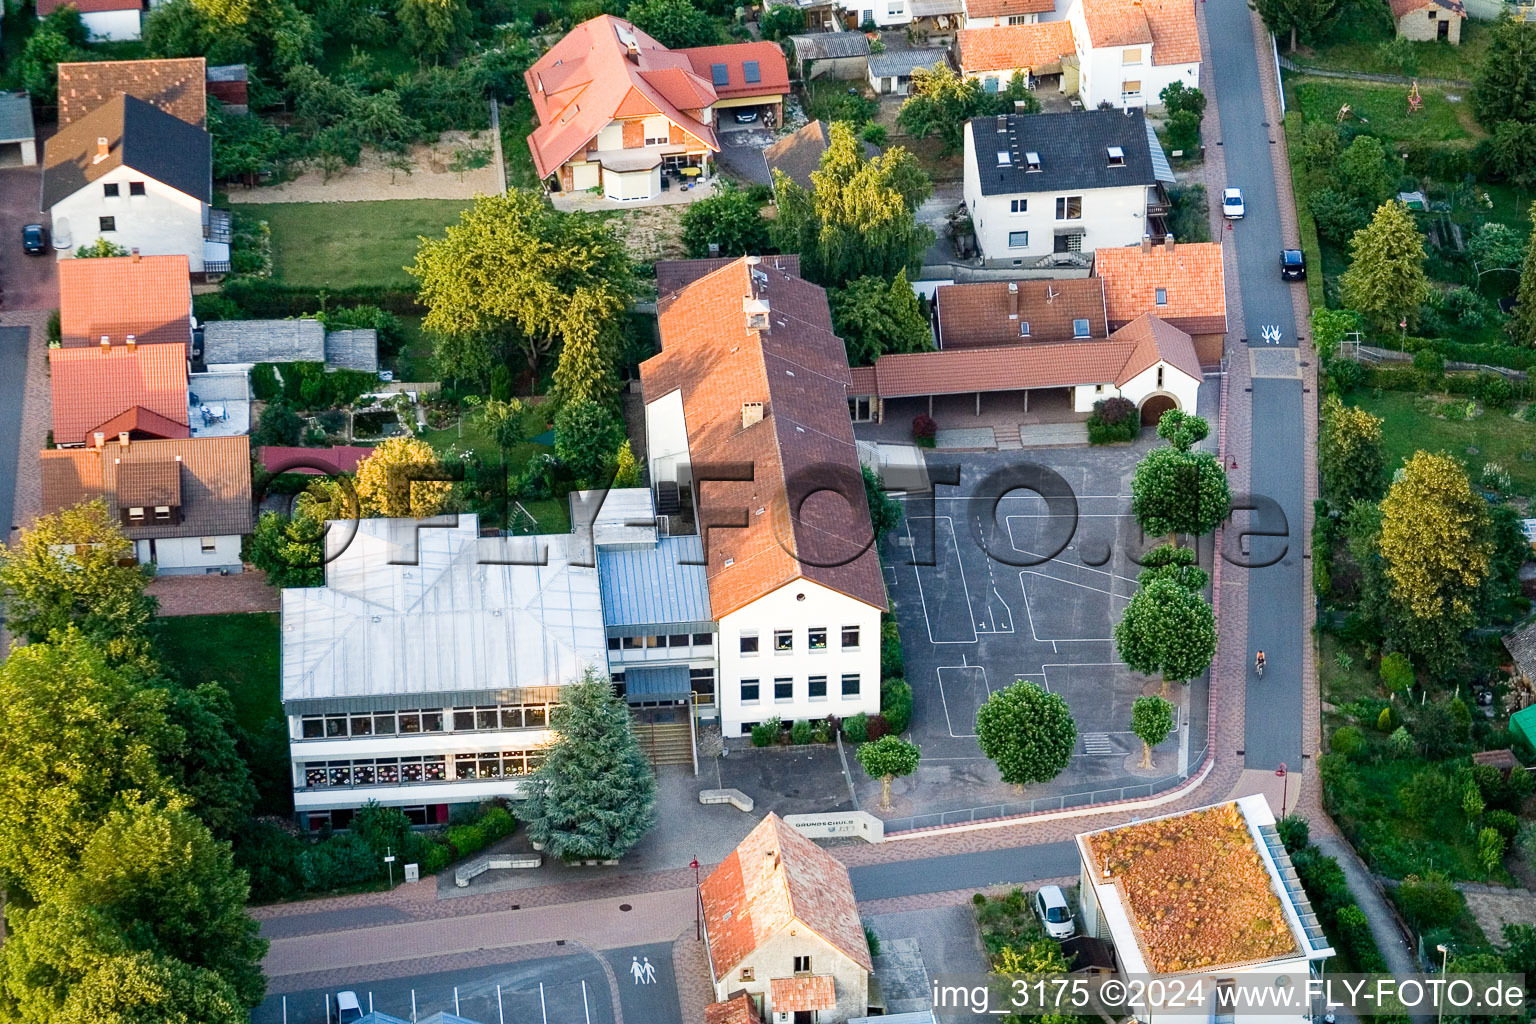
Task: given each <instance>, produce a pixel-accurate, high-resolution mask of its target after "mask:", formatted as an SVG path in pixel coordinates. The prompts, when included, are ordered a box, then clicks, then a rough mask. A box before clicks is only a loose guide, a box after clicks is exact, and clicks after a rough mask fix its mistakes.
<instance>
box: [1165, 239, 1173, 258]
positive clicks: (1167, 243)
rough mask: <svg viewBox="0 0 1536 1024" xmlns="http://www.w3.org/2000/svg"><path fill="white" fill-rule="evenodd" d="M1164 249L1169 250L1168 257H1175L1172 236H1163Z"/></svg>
mask: <svg viewBox="0 0 1536 1024" xmlns="http://www.w3.org/2000/svg"><path fill="white" fill-rule="evenodd" d="M1163 248H1164V249H1167V250H1168V255H1169V256H1172V255H1173V236H1172V235H1164V236H1163Z"/></svg>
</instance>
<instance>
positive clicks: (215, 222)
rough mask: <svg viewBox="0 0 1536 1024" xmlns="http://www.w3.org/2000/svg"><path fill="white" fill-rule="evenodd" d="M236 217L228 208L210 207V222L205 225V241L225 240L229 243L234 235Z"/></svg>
mask: <svg viewBox="0 0 1536 1024" xmlns="http://www.w3.org/2000/svg"><path fill="white" fill-rule="evenodd" d="M234 233H235V232H234V217H233V215H232V214H231V213H230V212H229V211H228V210H215V209H213V208H211V207H210V208H209V210H208V223H206V224H204V225H203V240H204V241H205V242H223V243H224V244H225V245H228V244H229V243H230V241H231V240H232V239H233V237H234Z"/></svg>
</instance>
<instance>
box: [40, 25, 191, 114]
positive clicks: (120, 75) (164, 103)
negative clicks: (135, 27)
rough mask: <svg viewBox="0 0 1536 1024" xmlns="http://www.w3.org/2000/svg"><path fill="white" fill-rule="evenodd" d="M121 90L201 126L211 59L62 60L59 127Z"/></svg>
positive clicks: (60, 68) (94, 107)
mask: <svg viewBox="0 0 1536 1024" xmlns="http://www.w3.org/2000/svg"><path fill="white" fill-rule="evenodd" d="M134 6H137V5H134ZM120 92H121V93H127V94H128V95H129V96H134V97H137V98H138V99H141V100H143V101H144V102H145V103H148V104H150V105H152V106H156V107H159V108H160V109H161V110H163V111H165V112H166V113H167V114H170V115H171V116H172V117H178V118H180V119H181V120H183V121H185V122H187V123H188V124H195V125H197V126H198V127H202V125H203V122H204V120H205V119H206V118H207V115H208V67H207V61H206V60H204V59H203V58H202V57H178V58H175V59H172V60H95V61H80V62H72V63H64V64H60V65H59V127H60V128H63V127H66V126H67V125H69V124H71V123H72V122H74V121H78V120H80V119H81V118H82V117H84V116H85V115H86V114H89V113H90V112H91V111H93V110H95V109H96V108H97V107H99V106H101V105H102V104H103V103H105V102H107V101H108V100H110V99H111V98H112V97H113V96H116V95H117V94H118V93H120Z"/></svg>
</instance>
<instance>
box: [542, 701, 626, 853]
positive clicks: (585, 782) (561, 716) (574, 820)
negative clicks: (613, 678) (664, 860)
mask: <svg viewBox="0 0 1536 1024" xmlns="http://www.w3.org/2000/svg"><path fill="white" fill-rule="evenodd" d="M560 700H561V703H560V704H559V705H558V706H557V707H556V708H555V709H554V710H553V711H551V712H550V722H549V724H550V728H551V729H553V730H554V732H555V735H556V736H557V737H558V738H557V739H556V740H555V742H554V745H553V746H551V747H550V748H549V751H548V754H547V755H546V757H545V759H544V763H543V764H541V765H539V767H538V770H537V771H536V772H535V773H534V774H533V777H532V778H531V779H530V780H529V786H528V790H529V795H528V801H527V803H526V804H525V805H524V814H525V815H526V816H527V820H528V835H529V837H530V838H532V839H533V841H534V842H537V843H542V844H543V845H544V848H545V849H546V850H548V851H549V853H550V854H551V855H553V856H556V857H561V858H564V859H566V860H575V859H581V858H601V859H611V858H614V857H621V856H623V855H624V854H625V853H627V852H628V851H629V850H630V849H631V848H632V847H633V846H634V845H635V844H636V843H638V842H639V841H640V838H641V837H642V836H644V835H645V833H646V832H647V831H648V830H649V829H650V827H651V825H652V824H654V823H655V820H656V807H655V803H656V774H655V772H653V771H652V770H651V766H650V763H649V762H648V761H647V760H646V759H645V755H644V754H643V753H641V751H640V744H639V743H638V742H637V741H636V740H635V737H634V734H633V733H632V732H631V731H630V726H629V708H628V707H627V706H625V704H624V702H623V701H621V700H619V699H618V697H616V696H614V693H613V687H612V686H611V685H610V684H609V682H608V680H607V679H606V678H602V677H600V676H598V675H597V674H596V673H595V672H588V673H587V675H586V676H585V677H584V678H583V679H582V680H581V682H579V683H576V684H573V685H571V686H567V687H565V688H564V689H563V690H562V691H561V695H560Z"/></svg>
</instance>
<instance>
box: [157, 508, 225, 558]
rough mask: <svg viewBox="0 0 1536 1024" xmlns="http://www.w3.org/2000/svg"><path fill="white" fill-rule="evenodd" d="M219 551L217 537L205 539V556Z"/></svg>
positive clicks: (167, 512)
mask: <svg viewBox="0 0 1536 1024" xmlns="http://www.w3.org/2000/svg"><path fill="white" fill-rule="evenodd" d="M166 515H167V516H169V515H170V510H169V509H167V510H166ZM218 549H219V540H218V538H217V537H204V538H203V554H205V555H211V554H213V553H214V552H215V551H217V550H218Z"/></svg>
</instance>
